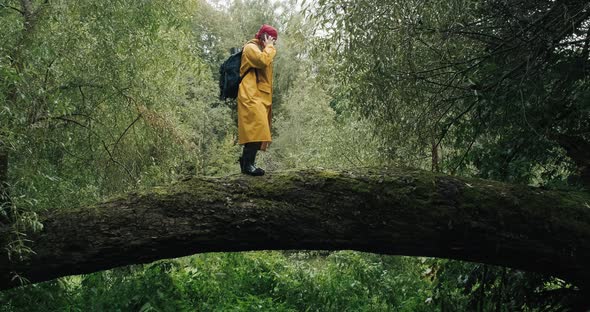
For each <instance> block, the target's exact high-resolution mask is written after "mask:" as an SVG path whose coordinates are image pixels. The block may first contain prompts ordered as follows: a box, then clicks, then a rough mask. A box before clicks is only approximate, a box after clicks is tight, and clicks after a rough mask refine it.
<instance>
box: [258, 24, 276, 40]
mask: <svg viewBox="0 0 590 312" xmlns="http://www.w3.org/2000/svg"><path fill="white" fill-rule="evenodd" d="M265 33H266V34H268V35H270V36H272V37H273V38H274V39H278V36H279V34H278V32H277V30H276V28H274V27H272V26H270V25H266V24H264V25H262V27H260V30H258V32H257V33H256V35H255V36H254V37H255V38H256V39H258V40H264V38H263V37H262V36H263V35H264V34H265Z"/></svg>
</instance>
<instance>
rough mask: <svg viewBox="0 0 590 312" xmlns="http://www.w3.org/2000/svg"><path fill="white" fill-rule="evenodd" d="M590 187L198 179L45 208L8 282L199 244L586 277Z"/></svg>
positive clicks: (342, 177) (344, 175) (1, 262)
mask: <svg viewBox="0 0 590 312" xmlns="http://www.w3.org/2000/svg"><path fill="white" fill-rule="evenodd" d="M589 204H590V194H588V193H582V192H563V191H549V190H544V189H538V188H531V187H526V186H518V185H508V184H503V183H498V182H492V181H485V180H477V179H463V178H457V177H450V176H444V175H438V174H433V173H428V172H424V171H419V170H411V169H396V170H388V171H378V170H368V171H365V172H363V173H353V172H336V171H314V170H309V171H300V172H277V173H272V174H269V175H266V176H264V177H260V178H253V177H248V176H230V177H225V178H192V179H189V180H186V181H182V182H179V183H177V184H175V185H173V186H170V187H159V188H154V189H152V190H150V191H147V192H143V193H132V194H128V195H126V196H123V197H120V198H117V199H113V200H111V201H108V202H105V203H102V204H98V205H95V206H91V207H84V208H71V209H63V208H67V207H63V208H62V209H55V210H52V211H48V212H47V213H45V214H44V215H42V217H43V220H44V229H43V231H42V232H41V233H38V234H37V235H36V236H32V237H31V238H32V239H33V240H34V244H33V245H32V248H33V250H34V251H35V252H36V254H35V255H34V256H32V258H30V259H29V260H27V261H23V262H13V263H11V262H10V261H9V260H8V259H6V258H0V288H1V289H6V288H10V287H14V286H17V284H16V283H17V282H16V281H15V280H11V279H12V277H13V275H14V273H15V272H16V273H18V274H19V275H20V276H23V277H25V278H27V279H28V280H30V281H31V282H40V281H46V280H50V279H53V278H56V277H60V276H65V275H72V274H81V273H90V272H95V271H99V270H104V269H109V268H113V267H118V266H123V265H128V264H135V263H146V262H150V261H154V260H157V259H163V258H173V257H180V256H186V255H191V254H195V253H203V252H216V251H246V250H269V249H307V250H311V249H322V250H338V249H352V250H359V251H366V252H374V253H381V254H391V255H408V256H428V257H441V258H450V259H459V260H466V261H474V262H481V263H488V264H494V265H501V266H506V267H512V268H517V269H522V270H527V271H534V272H542V273H547V274H552V275H554V276H557V277H560V278H563V279H565V280H567V281H570V282H572V283H575V284H576V285H577V286H579V287H580V288H581V289H583V290H584V289H585V290H587V289H588V287H589V285H590V283H589V282H590V206H589Z"/></svg>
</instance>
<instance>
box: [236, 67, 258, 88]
mask: <svg viewBox="0 0 590 312" xmlns="http://www.w3.org/2000/svg"><path fill="white" fill-rule="evenodd" d="M253 69H254V72H256V82H258V71H257V70H256V68H254V67H250V68H248V70H247V71H246V73H245V74H244V76H242V77H240V82H238V84H241V83H242V79H244V77H246V75H248V73H250V71H251V70H253Z"/></svg>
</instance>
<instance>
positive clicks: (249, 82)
mask: <svg viewBox="0 0 590 312" xmlns="http://www.w3.org/2000/svg"><path fill="white" fill-rule="evenodd" d="M261 47H262V43H261V42H260V40H258V39H252V40H250V41H248V43H246V45H245V46H244V49H243V52H242V63H241V67H240V76H243V75H244V74H246V72H248V69H250V68H252V70H250V71H249V72H248V74H247V75H246V76H245V77H244V79H243V80H242V83H241V84H240V88H239V89H238V143H239V144H246V143H249V142H262V147H261V148H260V149H261V150H263V151H265V150H266V148H267V147H268V145H270V142H271V141H272V139H271V135H270V126H271V118H272V115H271V112H272V61H273V58H274V57H275V55H276V54H277V51H276V50H275V47H274V46H273V44H268V45H267V46H266V47H265V48H264V50H261V49H262V48H261Z"/></svg>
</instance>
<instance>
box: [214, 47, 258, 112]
mask: <svg viewBox="0 0 590 312" xmlns="http://www.w3.org/2000/svg"><path fill="white" fill-rule="evenodd" d="M241 63H242V50H240V51H239V52H237V53H234V54H232V55H231V56H230V57H229V58H228V59H227V60H226V61H225V62H223V64H221V66H220V67H219V98H220V99H221V100H223V101H225V100H226V99H235V98H236V97H238V88H239V87H240V83H241V82H242V79H244V77H245V76H246V75H247V74H248V72H250V70H252V68H250V69H248V71H247V72H246V73H245V74H244V76H242V77H240V65H241Z"/></svg>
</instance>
